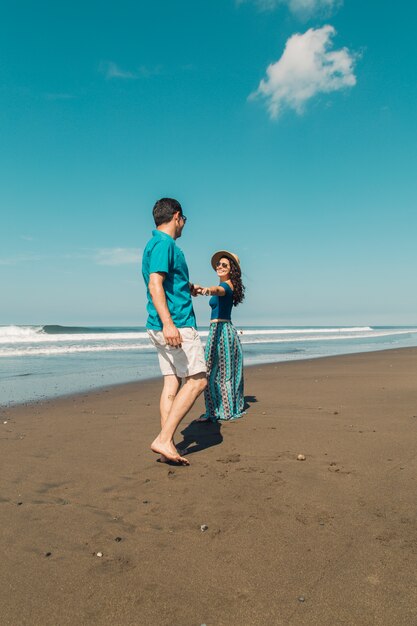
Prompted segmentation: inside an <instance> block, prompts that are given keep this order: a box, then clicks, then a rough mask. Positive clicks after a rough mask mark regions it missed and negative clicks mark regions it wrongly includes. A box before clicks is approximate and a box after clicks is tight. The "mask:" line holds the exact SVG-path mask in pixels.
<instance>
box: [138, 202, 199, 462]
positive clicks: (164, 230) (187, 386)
mask: <svg viewBox="0 0 417 626" xmlns="http://www.w3.org/2000/svg"><path fill="white" fill-rule="evenodd" d="M153 217H154V220H155V225H156V230H154V231H153V232H152V235H153V236H152V239H151V240H150V241H148V243H147V245H146V248H145V250H144V253H143V259H142V274H143V278H144V281H145V284H146V287H147V295H148V306H147V310H148V321H147V324H146V327H147V329H148V334H149V337H150V340H151V342H152V343H153V344H154V346H155V347H156V349H157V351H158V357H159V365H160V367H161V372H162V374H163V376H164V386H163V389H162V394H161V401H160V411H161V432H160V433H159V435H158V436H157V438H156V439H155V440H154V441H153V442H152V444H151V450H153V452H156V453H157V454H160V455H161V460H165V459H168V460H170V461H174V462H177V463H179V464H182V465H189V462H188V460H187V459H185V458H184V457H182V456H180V454H179V453H178V451H177V449H176V448H175V445H174V434H175V431H176V429H177V427H178V424H179V423H180V422H181V420H182V419H183V418H184V417H185V415H186V414H187V413H188V411H189V410H190V409H191V407H192V406H193V404H194V402H195V401H196V399H197V397H198V396H199V395H200V393H201V392H202V391H203V390H204V389H205V388H206V386H207V380H206V364H205V359H204V350H203V346H202V343H201V339H200V337H199V335H198V333H197V331H196V329H195V328H196V321H195V315H194V309H193V305H192V301H191V295H196V292H195V290H194V287H193V285H191V283H190V282H189V275H188V267H187V263H186V261H185V257H184V253H183V252H182V250H180V248H178V247H177V245H176V243H175V241H176V239H178V238H179V237H181V234H182V231H183V228H184V226H185V222H186V220H187V218H186V217H185V215H183V212H182V208H181V205H180V203H179V202H177V200H173V199H172V198H162V199H161V200H158V202H157V203H156V204H155V206H154V208H153ZM182 380H183V381H184V382H183V384H182V385H181V381H182Z"/></svg>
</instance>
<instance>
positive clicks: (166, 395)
mask: <svg viewBox="0 0 417 626" xmlns="http://www.w3.org/2000/svg"><path fill="white" fill-rule="evenodd" d="M180 385H181V378H178V376H175V374H171V375H169V376H164V386H163V389H162V393H161V400H160V403H159V409H160V411H161V429H162V428H163V427H164V424H165V422H166V421H167V419H168V415H169V413H170V411H171V408H172V404H173V402H174V400H175V397H176V395H177V393H178V390H179V388H180Z"/></svg>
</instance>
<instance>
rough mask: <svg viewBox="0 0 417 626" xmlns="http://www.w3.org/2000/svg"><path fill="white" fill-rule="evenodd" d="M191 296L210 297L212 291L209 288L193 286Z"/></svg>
mask: <svg viewBox="0 0 417 626" xmlns="http://www.w3.org/2000/svg"><path fill="white" fill-rule="evenodd" d="M191 295H192V296H194V297H195V296H209V295H211V294H210V289H209V287H202V286H201V285H191Z"/></svg>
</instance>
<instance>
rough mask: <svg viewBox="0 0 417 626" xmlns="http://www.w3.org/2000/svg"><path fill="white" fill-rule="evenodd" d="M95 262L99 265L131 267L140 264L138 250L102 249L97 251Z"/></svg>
mask: <svg viewBox="0 0 417 626" xmlns="http://www.w3.org/2000/svg"><path fill="white" fill-rule="evenodd" d="M94 261H95V262H96V263H97V265H130V264H131V263H139V262H140V250H139V249H138V248H101V249H100V250H96V252H95V254H94Z"/></svg>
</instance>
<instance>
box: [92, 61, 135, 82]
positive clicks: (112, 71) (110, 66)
mask: <svg viewBox="0 0 417 626" xmlns="http://www.w3.org/2000/svg"><path fill="white" fill-rule="evenodd" d="M99 69H100V72H101V73H102V74H104V75H105V77H106V78H108V79H111V78H125V79H126V78H127V79H129V78H130V79H132V78H133V79H134V78H137V76H136V74H134V73H133V72H129V71H127V70H123V69H122V68H121V67H119V66H118V65H117V64H116V63H114V62H113V61H102V62H101V63H100V67H99Z"/></svg>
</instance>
